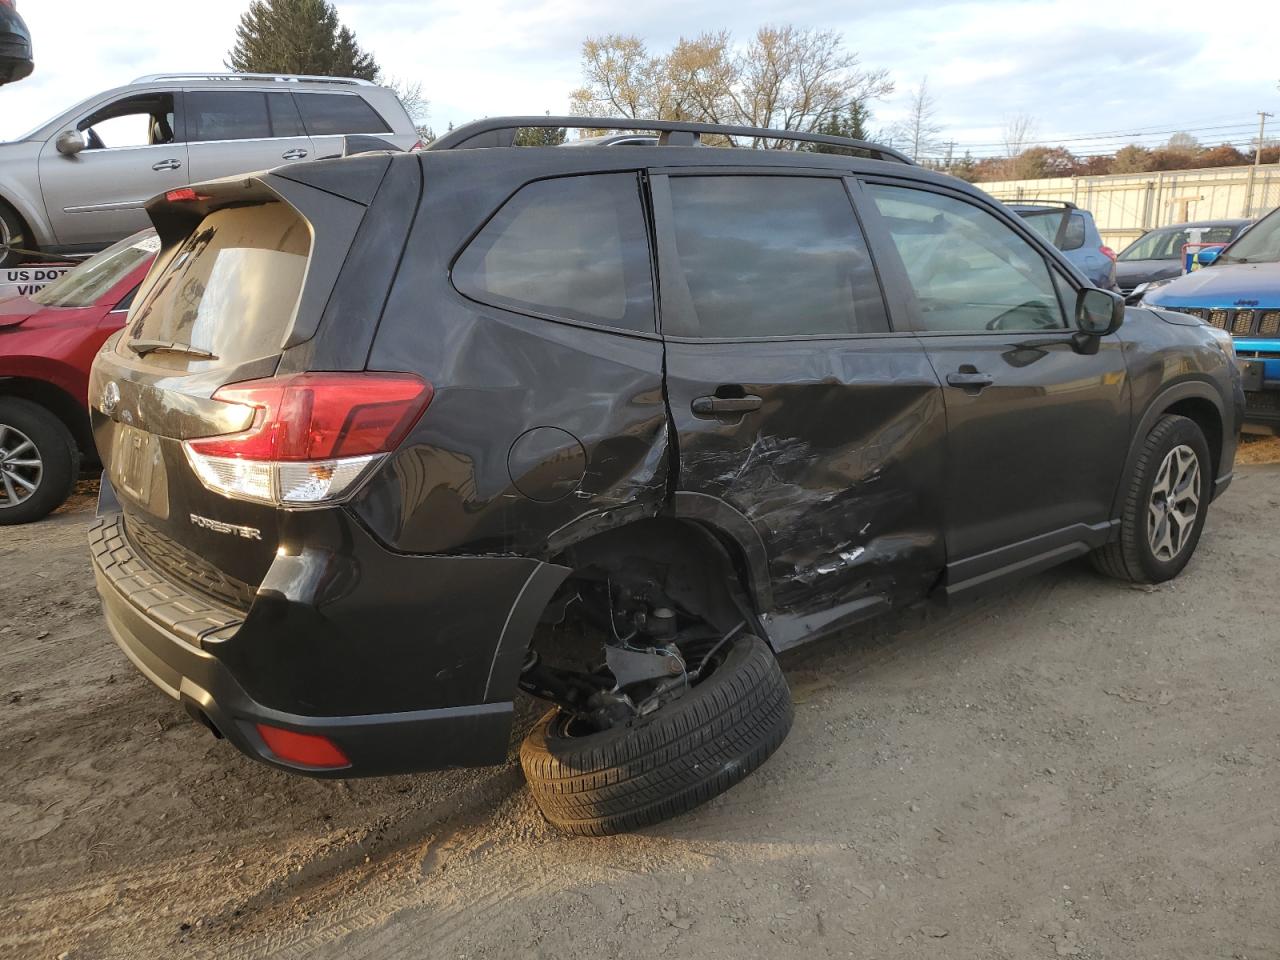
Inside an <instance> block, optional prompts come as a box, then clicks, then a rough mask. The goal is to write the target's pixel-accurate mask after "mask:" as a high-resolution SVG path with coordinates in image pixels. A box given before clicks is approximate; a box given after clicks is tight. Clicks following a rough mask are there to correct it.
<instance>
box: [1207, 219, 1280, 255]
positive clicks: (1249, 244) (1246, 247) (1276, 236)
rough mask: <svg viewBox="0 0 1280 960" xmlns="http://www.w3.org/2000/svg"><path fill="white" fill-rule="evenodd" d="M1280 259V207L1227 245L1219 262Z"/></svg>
mask: <svg viewBox="0 0 1280 960" xmlns="http://www.w3.org/2000/svg"><path fill="white" fill-rule="evenodd" d="M1277 261H1280V208H1277V209H1275V210H1272V211H1271V212H1270V213H1269V214H1267V215H1266V216H1265V217H1263V218H1262V219H1261V220H1259V221H1258V222H1257V223H1255V224H1254V225H1253V226H1252V227H1250V228H1249V231H1248V232H1247V233H1245V234H1244V236H1242V237H1241V238H1240V239H1239V240H1237V241H1236V242H1235V243H1233V244H1232V245H1231V246H1229V247H1227V249H1226V250H1224V251H1223V252H1222V256H1221V257H1219V258H1218V263H1275V262H1277Z"/></svg>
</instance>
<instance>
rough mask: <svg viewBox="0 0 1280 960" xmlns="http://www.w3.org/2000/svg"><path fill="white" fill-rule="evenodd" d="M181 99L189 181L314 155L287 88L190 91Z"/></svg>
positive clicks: (250, 171)
mask: <svg viewBox="0 0 1280 960" xmlns="http://www.w3.org/2000/svg"><path fill="white" fill-rule="evenodd" d="M185 102H186V117H187V140H188V144H187V152H188V156H189V157H190V164H191V174H190V177H189V182H191V183H197V182H199V181H201V180H214V179H217V178H218V177H229V176H234V175H235V174H238V173H252V172H254V171H257V170H270V169H272V168H275V167H280V166H285V165H287V164H290V163H297V162H299V161H301V160H307V159H310V158H312V157H313V147H312V144H311V138H310V137H308V136H307V134H306V131H305V130H304V129H303V127H302V119H301V118H300V117H299V116H298V110H297V107H296V106H295V105H294V101H293V95H292V94H290V93H289V92H287V91H284V92H280V91H272V92H263V91H261V90H188V91H187V92H186V96H185Z"/></svg>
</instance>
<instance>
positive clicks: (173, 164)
mask: <svg viewBox="0 0 1280 960" xmlns="http://www.w3.org/2000/svg"><path fill="white" fill-rule="evenodd" d="M181 167H182V161H181V160H177V159H174V158H170V159H168V160H161V161H160V162H159V163H153V164H152V165H151V169H152V170H178V169H180V168H181Z"/></svg>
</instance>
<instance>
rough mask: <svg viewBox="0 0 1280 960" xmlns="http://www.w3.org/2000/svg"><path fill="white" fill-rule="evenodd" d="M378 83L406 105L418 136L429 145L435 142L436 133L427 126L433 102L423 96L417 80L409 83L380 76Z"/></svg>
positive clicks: (393, 77) (395, 78)
mask: <svg viewBox="0 0 1280 960" xmlns="http://www.w3.org/2000/svg"><path fill="white" fill-rule="evenodd" d="M378 82H379V83H381V84H382V85H383V86H384V87H390V88H391V89H392V90H394V91H395V94H396V96H397V97H399V98H400V102H401V103H402V104H404V110H405V113H407V114H409V119H410V120H412V121H413V125H414V127H415V128H416V129H417V131H418V136H419V137H420V138H421V139H422V140H424V141H425V142H428V143H430V142H431V141H432V140H434V139H435V133H434V132H433V131H432V129H431V127H429V126H428V125H427V118H428V117H430V116H431V101H430V100H428V99H427V98H426V97H425V96H424V95H423V93H422V84H421V83H420V82H419V81H417V80H414V81H409V80H404V79H401V78H400V77H395V76H388V77H382V76H380V77H378Z"/></svg>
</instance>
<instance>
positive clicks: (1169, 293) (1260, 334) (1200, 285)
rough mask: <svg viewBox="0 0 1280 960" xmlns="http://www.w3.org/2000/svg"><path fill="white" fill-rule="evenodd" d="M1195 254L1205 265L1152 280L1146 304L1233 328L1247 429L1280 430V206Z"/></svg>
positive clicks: (1228, 330) (1143, 298)
mask: <svg viewBox="0 0 1280 960" xmlns="http://www.w3.org/2000/svg"><path fill="white" fill-rule="evenodd" d="M1196 259H1197V260H1198V261H1199V262H1200V263H1201V264H1202V267H1201V269H1199V270H1196V271H1194V272H1192V273H1188V274H1186V275H1185V276H1180V277H1175V278H1173V279H1170V280H1157V281H1155V282H1154V283H1151V284H1148V286H1147V288H1146V289H1145V290H1144V291H1143V294H1142V304H1143V305H1144V306H1153V307H1160V308H1162V309H1165V310H1177V311H1179V312H1180V313H1189V314H1191V315H1192V316H1194V317H1198V318H1199V319H1201V320H1203V321H1205V322H1206V323H1208V324H1210V325H1211V326H1214V327H1217V328H1218V329H1219V330H1225V331H1227V332H1229V333H1230V334H1231V335H1232V336H1233V337H1234V338H1235V350H1236V354H1237V355H1238V356H1239V357H1240V360H1241V363H1242V365H1243V369H1244V390H1245V398H1246V405H1245V417H1244V429H1245V430H1246V431H1247V432H1250V433H1280V209H1276V210H1272V211H1271V213H1269V214H1267V215H1266V216H1265V217H1263V218H1262V219H1261V220H1259V221H1258V222H1257V223H1255V224H1254V225H1253V226H1251V227H1250V228H1249V229H1248V230H1247V231H1245V232H1244V233H1243V234H1241V235H1240V236H1238V237H1237V238H1236V240H1235V241H1234V242H1233V243H1232V244H1231V245H1230V246H1229V247H1226V248H1225V249H1222V250H1217V249H1208V250H1204V251H1202V252H1201V253H1199V254H1198V255H1197V257H1196Z"/></svg>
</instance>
